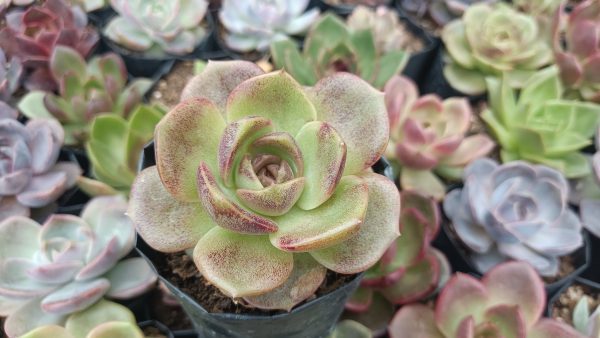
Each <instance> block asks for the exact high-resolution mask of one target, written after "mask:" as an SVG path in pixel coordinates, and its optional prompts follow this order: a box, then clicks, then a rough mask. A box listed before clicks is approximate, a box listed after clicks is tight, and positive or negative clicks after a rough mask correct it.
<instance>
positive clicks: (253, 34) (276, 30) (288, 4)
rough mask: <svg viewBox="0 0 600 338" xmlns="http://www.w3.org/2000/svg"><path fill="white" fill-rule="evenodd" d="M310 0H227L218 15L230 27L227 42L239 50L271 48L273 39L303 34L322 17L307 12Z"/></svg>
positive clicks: (314, 10)
mask: <svg viewBox="0 0 600 338" xmlns="http://www.w3.org/2000/svg"><path fill="white" fill-rule="evenodd" d="M308 2H309V0H275V1H272V0H271V1H265V0H225V1H223V7H222V8H221V10H220V12H219V19H220V20H221V23H222V24H223V26H224V27H225V29H226V30H227V34H226V36H225V44H226V45H227V47H229V48H231V49H232V50H235V51H238V52H250V51H254V50H256V51H259V52H265V51H267V50H269V46H270V45H271V43H272V42H274V41H277V40H281V39H284V38H286V37H288V36H292V35H304V33H305V32H306V30H307V29H308V28H309V27H310V26H311V25H312V24H313V23H314V22H315V20H317V18H318V17H319V10H318V9H317V8H313V9H310V10H308V11H306V12H304V10H305V9H306V6H308Z"/></svg>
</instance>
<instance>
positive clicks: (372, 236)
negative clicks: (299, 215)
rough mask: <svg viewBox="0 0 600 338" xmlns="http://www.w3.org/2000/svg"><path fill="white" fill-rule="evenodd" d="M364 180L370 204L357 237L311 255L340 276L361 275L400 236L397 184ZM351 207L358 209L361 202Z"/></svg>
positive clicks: (373, 178)
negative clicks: (342, 274) (341, 274)
mask: <svg viewBox="0 0 600 338" xmlns="http://www.w3.org/2000/svg"><path fill="white" fill-rule="evenodd" d="M361 177H362V178H363V179H364V181H365V182H366V184H367V186H368V191H369V202H368V208H367V213H366V214H365V217H364V220H363V222H362V224H361V225H360V228H359V230H358V232H357V233H356V235H354V236H352V237H350V238H349V239H348V240H346V241H344V242H341V243H339V244H337V245H334V246H330V247H328V248H324V249H321V250H316V251H311V252H310V253H311V255H312V256H313V257H314V258H315V259H316V260H317V261H318V262H319V263H321V264H323V265H324V266H326V267H327V268H328V269H330V270H333V271H335V272H338V273H344V274H350V273H358V272H360V271H364V270H366V269H368V268H370V267H371V266H373V265H374V264H375V263H377V261H378V260H379V259H380V258H381V256H382V255H383V253H384V252H385V251H386V249H387V248H388V247H389V246H390V245H391V244H392V242H393V241H394V240H395V239H396V238H397V237H398V235H400V231H399V223H398V222H399V219H400V193H399V192H398V189H397V188H396V186H395V185H394V182H392V181H390V180H389V179H387V178H386V177H385V176H382V175H379V174H374V173H367V174H364V175H362V176H361ZM344 179H345V177H344V178H343V179H342V180H344ZM332 198H333V197H332ZM349 204H350V207H352V208H359V206H358V200H354V201H351V202H349ZM317 210H318V209H317Z"/></svg>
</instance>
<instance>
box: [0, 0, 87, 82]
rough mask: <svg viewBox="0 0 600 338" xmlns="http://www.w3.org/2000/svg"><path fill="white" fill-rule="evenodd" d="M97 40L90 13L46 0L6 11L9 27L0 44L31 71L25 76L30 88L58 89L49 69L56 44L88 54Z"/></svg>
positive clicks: (2, 32)
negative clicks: (89, 25)
mask: <svg viewBox="0 0 600 338" xmlns="http://www.w3.org/2000/svg"><path fill="white" fill-rule="evenodd" d="M97 42H98V33H96V31H94V30H93V29H92V28H91V27H88V26H87V16H86V15H85V13H84V12H83V11H82V10H81V9H80V8H79V7H69V5H67V4H66V3H65V2H64V1H63V0H47V1H44V3H43V4H41V5H33V6H30V7H29V8H27V10H23V9H20V8H17V9H14V10H11V11H10V12H8V14H6V27H4V28H3V29H2V30H0V46H2V49H3V50H4V52H5V53H6V55H7V56H8V57H9V58H13V57H19V59H20V60H21V61H22V62H23V66H24V67H25V68H27V69H28V70H29V71H28V72H27V76H26V77H25V79H24V85H25V87H26V88H27V89H28V90H47V91H52V90H56V88H57V87H58V85H59V83H58V82H57V80H56V79H55V78H53V77H52V75H51V74H50V70H49V60H50V56H51V55H52V54H53V53H54V50H55V48H56V46H59V45H61V46H68V47H71V48H73V49H74V50H76V51H77V53H78V54H79V55H81V56H82V57H87V56H88V55H89V54H90V53H91V52H92V49H93V48H94V47H95V46H96V43H97Z"/></svg>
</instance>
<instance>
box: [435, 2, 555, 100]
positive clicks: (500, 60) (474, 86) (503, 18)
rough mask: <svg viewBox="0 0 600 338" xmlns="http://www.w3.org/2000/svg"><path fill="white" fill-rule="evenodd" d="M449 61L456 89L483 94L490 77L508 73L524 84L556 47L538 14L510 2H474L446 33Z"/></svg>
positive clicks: (513, 84)
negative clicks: (522, 9)
mask: <svg viewBox="0 0 600 338" xmlns="http://www.w3.org/2000/svg"><path fill="white" fill-rule="evenodd" d="M442 40H443V41H444V44H445V46H446V49H447V51H448V56H449V63H448V64H447V65H446V66H445V67H444V76H445V77H446V80H447V81H448V82H449V83H450V85H451V86H452V87H454V88H455V89H457V90H459V91H461V92H463V93H466V94H469V95H478V94H483V93H484V92H485V91H486V83H485V78H486V77H487V76H499V75H501V74H502V73H506V74H507V77H508V80H509V81H510V85H511V87H514V88H520V86H522V84H523V83H524V82H525V81H526V80H527V79H528V78H529V77H530V76H531V75H532V74H533V73H534V72H535V71H536V70H537V69H539V68H541V67H543V66H545V65H548V64H549V63H551V62H552V59H553V56H552V49H551V46H550V43H549V41H548V39H547V38H545V32H543V30H542V29H540V27H539V25H538V23H537V21H536V18H535V17H533V16H530V15H528V14H525V13H521V12H518V11H517V10H515V9H513V8H512V7H510V6H509V5H508V4H504V3H497V4H483V3H482V4H475V5H472V6H471V7H469V8H468V9H467V10H466V11H465V13H464V15H463V17H462V19H460V20H455V21H453V22H451V23H449V24H448V25H446V27H444V30H443V32H442Z"/></svg>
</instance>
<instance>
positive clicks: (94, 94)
mask: <svg viewBox="0 0 600 338" xmlns="http://www.w3.org/2000/svg"><path fill="white" fill-rule="evenodd" d="M50 70H51V72H52V76H53V77H54V78H55V79H56V80H57V81H58V82H59V83H60V89H59V94H58V95H55V94H52V93H44V92H39V91H34V92H30V93H28V94H27V95H26V96H25V97H24V98H23V99H22V100H21V102H20V103H19V109H20V111H21V112H22V113H23V114H24V115H25V116H27V117H29V118H34V117H50V118H55V119H57V120H58V121H60V123H61V124H62V125H63V126H64V128H65V132H66V139H65V143H66V144H69V145H78V144H82V143H83V142H85V141H86V140H87V138H88V133H89V126H90V123H91V121H92V120H93V119H94V117H96V116H97V115H99V114H102V113H110V114H113V115H118V116H122V117H128V116H129V114H130V113H131V111H132V110H133V109H134V108H135V107H136V106H137V105H138V104H139V103H140V102H141V100H142V97H143V95H144V93H145V92H146V91H147V90H148V89H149V88H150V86H151V85H152V81H150V80H149V79H136V80H133V81H132V82H131V83H130V84H129V85H127V86H126V83H127V72H126V70H125V64H124V63H123V60H122V59H121V58H120V57H119V56H118V55H117V54H114V53H108V54H105V55H103V56H97V57H94V58H92V59H91V60H90V61H89V63H87V64H86V62H85V60H84V59H83V58H82V57H81V56H80V55H79V54H78V53H77V52H76V51H74V50H73V49H70V48H68V47H63V46H58V47H56V48H55V49H54V52H53V54H52V58H51V60H50Z"/></svg>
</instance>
